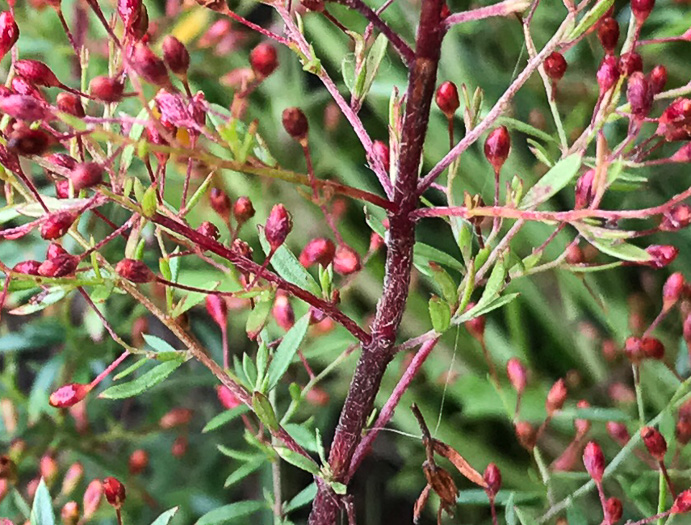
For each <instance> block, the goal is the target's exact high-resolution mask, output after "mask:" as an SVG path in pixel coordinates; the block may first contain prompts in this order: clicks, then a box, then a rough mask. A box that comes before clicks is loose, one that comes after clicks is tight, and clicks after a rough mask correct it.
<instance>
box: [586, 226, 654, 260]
mask: <svg viewBox="0 0 691 525" xmlns="http://www.w3.org/2000/svg"><path fill="white" fill-rule="evenodd" d="M578 231H579V232H580V233H581V235H583V237H584V238H585V240H587V241H588V242H589V243H590V244H592V245H593V246H595V248H597V249H598V250H600V251H601V252H602V253H606V254H607V255H611V256H612V257H616V258H617V259H621V260H622V261H632V262H648V261H650V259H651V256H650V254H649V253H648V252H646V251H645V250H644V249H643V248H639V247H638V246H634V245H633V244H629V243H626V242H624V241H621V240H620V239H616V238H615V239H603V238H598V237H595V236H594V235H592V232H591V230H590V228H586V227H579V228H578Z"/></svg>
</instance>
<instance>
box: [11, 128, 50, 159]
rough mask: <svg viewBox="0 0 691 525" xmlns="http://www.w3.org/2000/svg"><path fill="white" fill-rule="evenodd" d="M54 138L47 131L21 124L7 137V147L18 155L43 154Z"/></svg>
mask: <svg viewBox="0 0 691 525" xmlns="http://www.w3.org/2000/svg"><path fill="white" fill-rule="evenodd" d="M51 142H52V139H51V137H50V135H48V134H47V133H46V132H45V131H42V130H40V129H31V128H28V127H24V126H21V127H19V128H17V129H14V130H13V131H12V132H11V133H10V134H9V135H8V137H7V149H8V150H9V151H11V152H12V153H15V154H17V155H43V154H44V153H45V152H46V150H47V149H48V146H50V144H51Z"/></svg>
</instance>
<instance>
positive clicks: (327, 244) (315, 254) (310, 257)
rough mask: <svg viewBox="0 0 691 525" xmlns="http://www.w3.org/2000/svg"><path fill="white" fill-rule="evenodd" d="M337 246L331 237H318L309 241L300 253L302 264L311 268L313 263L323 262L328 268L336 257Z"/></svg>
mask: <svg viewBox="0 0 691 525" xmlns="http://www.w3.org/2000/svg"><path fill="white" fill-rule="evenodd" d="M335 253H336V246H335V245H334V243H333V242H332V241H331V240H330V239H325V238H323V237H318V238H316V239H312V240H311V241H310V242H308V243H307V244H306V245H305V247H304V248H303V249H302V252H301V253H300V264H302V265H303V266H304V267H305V268H309V267H310V266H312V265H313V264H317V263H318V264H321V265H322V266H323V267H324V268H326V267H327V266H328V265H329V264H331V261H332V260H333V258H334V255H335Z"/></svg>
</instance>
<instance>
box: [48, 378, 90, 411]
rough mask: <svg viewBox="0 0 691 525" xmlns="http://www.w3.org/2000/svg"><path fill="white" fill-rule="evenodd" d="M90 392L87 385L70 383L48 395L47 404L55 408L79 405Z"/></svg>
mask: <svg viewBox="0 0 691 525" xmlns="http://www.w3.org/2000/svg"><path fill="white" fill-rule="evenodd" d="M90 390H91V387H90V386H89V385H83V384H81V383H70V384H68V385H65V386H61V387H60V388H58V389H57V390H56V391H55V392H53V393H52V394H51V395H50V398H49V399H48V402H49V403H50V405H51V406H53V407H55V408H65V407H71V406H72V405H75V404H77V403H79V402H80V401H81V400H82V399H84V398H85V397H86V395H87V394H88V393H89V391H90Z"/></svg>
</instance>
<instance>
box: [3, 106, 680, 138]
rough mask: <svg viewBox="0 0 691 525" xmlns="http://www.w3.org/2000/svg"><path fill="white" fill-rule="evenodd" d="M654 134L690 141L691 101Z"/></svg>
mask: <svg viewBox="0 0 691 525" xmlns="http://www.w3.org/2000/svg"><path fill="white" fill-rule="evenodd" d="M1 100H2V99H0V101H1ZM655 133H656V134H657V135H663V136H664V137H665V140H667V141H674V140H689V139H691V99H688V98H677V99H675V100H674V101H673V102H672V103H671V104H670V105H669V106H667V108H666V109H665V110H664V111H663V112H662V115H660V118H659V119H658V126H657V130H656V132H655Z"/></svg>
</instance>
